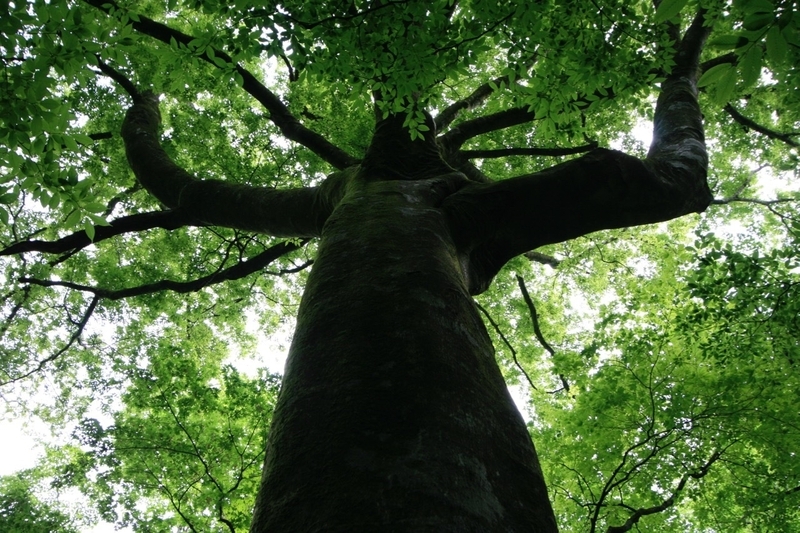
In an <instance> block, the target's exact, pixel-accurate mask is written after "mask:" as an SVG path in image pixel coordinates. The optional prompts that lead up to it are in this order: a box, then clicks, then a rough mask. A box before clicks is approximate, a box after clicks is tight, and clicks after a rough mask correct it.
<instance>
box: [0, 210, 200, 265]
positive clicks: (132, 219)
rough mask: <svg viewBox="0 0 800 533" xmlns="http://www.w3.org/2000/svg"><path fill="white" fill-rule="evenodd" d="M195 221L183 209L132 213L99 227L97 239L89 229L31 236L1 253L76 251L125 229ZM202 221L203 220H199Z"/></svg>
mask: <svg viewBox="0 0 800 533" xmlns="http://www.w3.org/2000/svg"><path fill="white" fill-rule="evenodd" d="M190 224H192V218H191V217H189V216H188V215H187V214H186V213H185V212H182V211H153V212H150V213H140V214H137V215H129V216H125V217H121V218H118V219H116V220H112V221H111V222H110V223H109V225H108V226H97V227H96V228H95V235H94V240H91V239H89V236H88V235H87V234H86V232H85V231H83V230H81V231H76V232H75V233H73V234H72V235H67V236H66V237H62V238H61V239H58V240H56V241H36V240H28V241H21V242H17V243H14V244H12V245H10V246H8V247H7V248H4V249H2V250H0V256H4V255H16V254H21V253H25V252H42V253H47V254H60V253H64V252H74V251H77V250H80V249H82V248H85V247H86V246H89V245H90V244H92V243H98V242H100V241H104V240H106V239H110V238H111V237H116V236H117V235H122V234H123V233H131V232H138V231H144V230H149V229H154V228H161V229H166V230H173V229H177V228H180V227H183V226H188V225H190ZM198 225H200V224H198Z"/></svg>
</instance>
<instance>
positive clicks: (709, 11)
mask: <svg viewBox="0 0 800 533" xmlns="http://www.w3.org/2000/svg"><path fill="white" fill-rule="evenodd" d="M698 8H702V10H703V12H704V13H705V16H704V17H703V19H702V21H703V22H704V24H705V25H706V27H708V28H711V27H713V33H712V37H711V39H710V41H709V42H708V45H707V46H706V49H705V51H704V52H703V56H702V58H701V60H702V63H701V65H700V70H701V73H702V75H701V76H700V80H699V85H700V87H701V89H702V91H703V94H701V103H702V107H703V112H704V115H705V127H706V134H707V138H708V139H709V142H708V146H709V157H710V172H711V173H710V182H711V185H712V189H713V191H714V196H715V199H714V200H712V206H711V208H710V209H709V212H708V213H707V214H706V215H704V216H703V217H702V218H699V219H698V218H697V217H689V218H684V219H680V220H678V221H675V222H671V223H664V224H659V225H656V226H651V227H646V228H641V227H638V228H629V229H618V230H607V231H604V232H601V233H594V234H591V235H588V236H581V237H579V238H575V239H571V240H568V241H566V242H558V241H559V240H563V238H561V239H556V238H554V239H551V240H550V241H547V242H548V244H547V245H545V246H543V247H542V248H541V249H538V250H536V251H532V252H530V253H527V254H525V255H523V256H518V257H516V258H514V259H511V261H510V262H509V263H508V265H507V266H506V267H505V269H504V270H503V271H501V272H500V273H499V274H498V276H497V277H496V279H495V283H494V284H493V285H492V287H491V288H490V289H489V290H488V291H487V292H485V293H484V294H483V295H481V296H480V297H479V304H480V306H481V309H482V310H483V316H484V318H485V320H486V322H487V328H488V329H489V331H490V333H492V335H494V337H495V339H494V340H495V346H497V348H498V352H497V360H498V363H499V365H500V367H501V369H502V370H503V371H504V373H505V375H506V379H507V380H508V381H509V382H510V383H512V384H520V383H521V384H522V385H521V386H519V387H518V388H519V389H521V390H522V391H523V392H524V393H525V394H528V395H530V402H531V404H532V405H533V406H535V408H534V409H533V410H532V412H531V413H529V418H530V422H529V426H528V429H529V431H530V433H531V434H532V436H533V437H534V440H536V441H537V442H541V443H547V447H546V448H544V449H540V452H542V458H541V459H542V466H543V469H544V472H545V476H546V478H547V479H548V482H549V484H550V489H551V496H552V501H553V505H554V509H555V514H556V516H557V517H558V519H559V523H560V526H561V528H562V530H564V531H571V530H576V531H577V530H581V531H597V530H606V531H625V530H629V529H631V528H633V527H637V528H639V529H640V530H648V529H649V530H652V531H664V530H669V529H672V530H678V531H691V530H697V531H700V530H708V529H716V530H725V531H737V530H741V531H777V530H781V528H784V530H787V531H789V530H793V529H795V528H796V527H797V522H798V516H797V511H796V509H797V508H798V505H797V503H798V502H797V499H798V492H800V491H798V489H797V487H798V486H800V464H799V463H798V459H797V455H796V449H795V448H796V447H795V446H793V443H794V442H796V441H797V437H798V435H797V433H798V429H799V428H800V421H798V413H797V409H796V407H795V402H796V400H795V393H794V391H796V390H797V385H798V375H797V368H796V361H797V355H798V344H797V340H796V339H798V338H800V335H798V333H799V332H798V331H797V330H798V324H797V318H798V312H797V311H798V310H797V304H796V302H797V301H798V298H797V287H798V264H797V236H798V231H800V227H799V226H798V222H797V219H796V217H795V215H794V213H795V211H796V199H797V197H798V195H797V188H796V184H795V183H793V182H792V181H791V179H792V178H794V177H796V172H797V170H796V169H797V138H798V130H800V124H798V116H797V114H798V105H797V104H798V103H797V98H798V96H797V95H798V92H797V88H798V78H797V65H798V64H800V61H798V57H797V56H798V46H799V45H800V37H799V36H798V27H797V18H796V4H795V3H794V2H788V1H783V2H771V1H761V0H750V1H743V2H734V3H733V4H730V3H727V2H701V5H700V6H698V5H696V3H692V4H691V5H689V3H688V2H686V1H677V2H675V1H672V2H666V1H665V2H663V3H661V4H660V5H659V7H658V10H655V8H654V7H652V6H651V5H649V4H648V3H646V2H641V3H633V4H632V3H631V2H603V3H602V4H598V3H595V2H583V3H573V4H571V5H570V8H569V9H565V8H564V6H562V5H558V4H554V3H548V2H537V3H525V4H522V3H520V4H519V5H517V4H514V3H507V4H506V3H497V2H472V3H469V4H465V3H463V2H461V3H458V2H441V3H434V4H431V3H430V2H425V3H418V2H407V1H398V2H355V3H343V4H339V3H336V2H296V3H292V2H289V3H286V2H284V3H281V4H280V5H257V6H252V5H249V3H248V2H233V3H216V2H173V1H170V2H130V3H120V4H115V3H106V2H93V1H85V2H61V3H53V4H48V3H44V2H35V1H34V2H28V3H22V2H19V3H13V4H12V3H8V4H6V5H5V6H3V7H2V8H0V9H2V10H3V13H2V16H0V38H1V39H2V41H0V61H2V64H3V76H2V77H1V78H0V85H2V89H1V90H0V98H2V99H3V105H2V122H0V139H3V142H2V146H0V171H2V179H0V181H2V183H3V187H4V188H5V191H4V193H3V195H2V197H0V202H2V206H0V218H2V222H3V223H4V224H5V230H4V243H3V244H4V249H3V251H2V254H3V256H4V261H3V277H2V280H3V283H4V289H3V296H4V304H3V305H4V308H3V311H4V314H5V318H6V320H5V322H4V323H3V326H2V334H3V337H2V352H0V354H1V356H2V372H3V377H2V380H1V381H2V382H3V383H4V386H3V391H4V397H5V398H6V400H7V401H8V402H9V403H8V405H9V406H10V408H11V409H12V410H13V412H14V413H15V414H17V415H20V416H22V415H25V414H28V413H33V414H35V415H37V416H39V417H42V418H43V419H44V420H46V421H48V422H50V423H52V424H53V425H54V427H55V428H56V429H64V428H65V430H66V431H67V432H68V433H72V434H73V435H74V436H75V439H76V440H75V443H74V445H71V446H66V447H64V448H62V449H60V450H53V451H52V453H51V455H50V456H49V458H48V460H49V461H52V462H53V463H54V464H56V465H59V468H60V474H59V475H55V476H53V479H52V483H54V484H55V485H56V486H66V485H77V486H79V487H81V488H82V489H83V490H84V491H85V492H86V493H87V494H90V495H92V497H93V500H92V501H94V502H95V503H97V504H98V508H99V510H100V511H101V512H102V513H103V516H104V517H106V519H108V520H111V521H117V522H119V523H120V524H129V525H131V526H132V527H133V528H134V529H140V530H146V529H148V528H149V527H151V526H152V524H153V523H154V522H153V521H162V520H168V521H170V522H171V523H173V524H175V525H177V526H178V527H183V528H186V529H187V530H197V531H201V530H215V529H219V530H222V531H226V530H227V531H231V530H244V529H246V527H247V526H246V524H247V522H248V521H249V518H248V514H247V511H246V510H247V509H249V507H250V505H251V501H252V498H253V496H254V487H255V476H257V474H254V472H257V471H258V465H259V464H260V463H261V460H262V455H261V454H262V451H263V450H262V448H263V445H264V439H265V428H266V423H267V419H268V418H269V417H270V415H271V411H272V408H271V406H272V405H273V402H274V401H275V400H274V398H275V383H274V381H271V380H270V379H266V378H265V375H264V374H263V373H262V374H261V375H259V374H257V373H256V372H253V371H252V366H253V365H251V366H247V365H245V364H244V363H243V362H242V361H244V360H246V359H248V358H249V359H251V360H255V361H257V363H256V365H255V366H261V367H263V366H264V360H263V353H261V354H259V353H258V348H257V347H258V344H257V342H256V340H257V338H259V336H260V335H256V334H255V333H254V330H255V329H258V331H259V334H262V333H263V334H264V335H266V336H268V335H270V334H272V333H275V332H277V331H282V330H284V326H285V325H286V322H287V320H290V319H289V318H287V316H292V315H294V312H295V306H296V305H297V301H298V292H299V288H300V287H302V286H303V285H304V284H305V279H306V274H307V267H308V266H309V265H310V263H311V258H313V257H314V256H315V254H316V249H315V247H316V241H314V240H311V241H306V240H305V239H302V238H301V239H299V240H298V239H294V240H289V241H281V240H276V239H274V238H270V237H265V236H264V234H262V233H254V232H252V231H248V230H252V229H263V226H259V227H256V228H239V229H230V228H226V227H224V226H226V225H228V224H224V223H222V224H220V222H219V221H216V224H214V225H209V222H214V221H209V220H203V219H202V218H198V217H197V216H191V215H192V214H191V213H189V214H187V213H186V211H185V210H184V211H182V210H181V209H173V210H161V209H160V207H159V206H158V203H157V201H156V199H155V198H154V197H153V196H151V195H150V194H149V193H148V192H147V191H145V190H143V189H142V188H141V185H139V182H137V181H136V180H135V179H134V177H133V176H132V175H131V173H130V172H129V169H128V166H127V163H126V161H125V153H124V146H123V143H122V139H121V138H120V136H119V135H118V132H119V131H120V125H121V121H122V117H123V114H124V111H125V110H126V109H127V108H128V107H129V105H130V99H128V96H127V94H133V95H141V94H142V92H143V91H144V90H145V89H148V88H152V89H154V90H155V91H156V92H158V93H161V94H162V95H163V96H162V99H161V102H160V108H161V118H162V122H163V133H164V136H163V139H162V145H163V148H164V152H165V153H166V154H168V155H169V156H170V157H171V158H172V159H174V160H175V161H176V162H177V163H178V165H179V166H180V167H182V168H185V169H187V170H189V171H190V172H191V174H192V175H195V176H202V177H203V178H204V179H214V178H216V179H221V180H225V182H227V183H242V184H250V185H256V186H259V187H262V188H268V189H271V188H276V187H280V188H281V189H290V188H300V187H310V186H315V185H319V184H320V183H322V181H323V180H324V178H325V176H326V175H329V174H331V172H332V170H334V169H347V168H352V167H353V166H354V165H356V164H359V163H362V158H363V156H364V155H365V153H366V152H367V149H368V147H370V142H371V140H373V128H374V125H375V122H376V117H377V118H378V119H384V118H390V117H400V119H401V122H402V123H403V128H405V129H403V128H400V130H402V131H401V132H400V133H402V134H403V136H401V135H395V136H394V137H390V136H387V137H386V138H388V139H390V141H391V142H392V143H398V144H402V145H404V146H405V147H407V148H408V147H410V148H408V150H409V151H414V150H417V149H418V147H419V146H420V143H424V142H425V139H428V140H430V139H431V138H432V135H431V132H433V131H434V128H433V126H435V131H436V133H437V135H438V137H437V139H438V144H439V147H440V149H441V150H442V152H443V156H444V159H445V161H446V162H447V163H448V164H449V165H450V166H451V167H453V168H456V169H458V170H460V171H461V172H463V173H464V174H465V175H466V176H467V177H468V179H469V180H470V181H472V182H478V183H481V182H485V183H489V184H490V185H487V187H491V186H492V185H491V184H492V183H495V184H496V183H500V184H502V183H504V181H503V180H505V179H506V178H513V177H518V176H526V175H531V174H533V173H535V172H537V171H540V170H542V169H545V168H548V167H551V166H552V165H553V164H555V163H557V162H560V161H561V160H562V159H564V158H568V157H569V156H570V155H572V154H580V153H583V152H584V151H587V150H590V149H591V148H594V147H596V146H604V147H605V146H617V147H621V148H623V149H625V151H627V152H629V153H631V154H634V155H638V156H641V157H643V156H644V149H643V147H642V145H641V142H640V141H638V140H636V139H635V138H634V137H633V136H632V135H631V134H630V132H631V131H632V130H633V128H634V125H635V124H636V123H637V121H638V120H640V119H642V118H645V119H650V118H651V115H650V114H651V113H652V107H653V100H652V98H651V96H653V95H656V94H658V90H659V89H658V84H659V83H660V82H662V81H663V80H664V79H665V78H667V76H669V75H670V73H671V72H673V70H672V69H673V67H674V66H675V48H676V47H678V46H680V43H682V42H686V41H685V36H686V35H687V33H686V32H687V29H688V28H689V27H690V24H691V23H692V20H695V19H693V15H694V13H695V12H697V11H698ZM698 31H699V29H698ZM678 61H680V60H679V59H678ZM121 89H122V90H121ZM126 93H127V94H126ZM278 95H280V96H278ZM424 110H428V111H430V112H431V113H432V114H433V115H434V117H435V118H434V123H433V124H431V123H430V122H429V121H428V119H427V117H426V115H425V114H424V113H423V111H424ZM668 116H669V115H668ZM390 122H391V121H390ZM416 138H421V139H423V140H418V141H417V143H416V144H414V143H411V142H410V139H416ZM404 139H405V140H404ZM372 147H373V148H375V144H374V142H373V145H372ZM414 147H417V148H414ZM128 153H129V154H130V153H131V145H130V142H129V146H128ZM380 153H381V154H382V157H380V158H377V159H372V160H371V161H372V162H373V163H375V161H377V162H378V165H377V166H378V167H382V168H383V171H384V172H386V171H393V172H397V173H399V174H407V171H410V170H414V169H413V168H409V167H408V166H404V161H405V160H404V159H402V158H401V159H394V160H389V159H390V158H389V159H387V156H386V154H389V156H391V155H392V154H395V153H396V154H397V155H400V156H403V155H405V154H404V153H403V152H402V151H399V153H398V151H394V152H391V151H384V152H380ZM604 153H605V152H594V153H593V155H592V154H590V155H589V156H587V157H588V159H583V160H581V161H592V160H593V159H592V158H595V159H596V158H600V157H603V156H602V154H604ZM598 154H600V155H598ZM134 160H135V158H134ZM368 161H369V160H368ZM581 164H583V163H580V162H578V163H573V166H572V167H568V168H577V167H576V166H575V165H581ZM134 167H135V165H134ZM438 173H439V174H442V173H444V172H438ZM140 174H141V173H140ZM346 174H347V173H345V175H346ZM597 177H598V178H599V177H600V176H599V175H598V176H597ZM139 178H140V180H141V175H140V176H139ZM767 178H769V179H767ZM509 183H512V182H509ZM145 185H146V186H148V187H150V188H152V184H150V185H148V184H145ZM585 185H586V184H584V186H583V187H574V188H572V189H570V190H566V191H564V192H565V194H566V195H567V196H568V197H570V198H574V199H576V200H577V199H579V198H581V197H582V195H585V194H586V186H585ZM509 187H512V186H511V185H509ZM501 188H502V187H501ZM776 190H777V191H780V193H779V194H778V195H777V196H776V195H775V191H776ZM265 194H267V193H265ZM267 195H268V194H267ZM462 198H463V196H462ZM159 199H161V200H162V202H164V203H166V204H169V202H168V201H164V197H163V194H162V195H161V196H159ZM212 199H213V198H212ZM525 200H528V199H527V198H525ZM305 201H306V200H305V199H304V197H303V196H302V194H301V195H299V196H297V197H295V198H294V199H292V198H289V199H288V200H287V202H286V204H285V205H284V206H283V207H282V211H278V213H279V214H290V213H292V212H294V211H296V209H295V207H296V206H297V205H303V202H305ZM293 202H295V203H293ZM533 205H534V204H533V203H531V204H530V205H529V209H531V210H533V207H532V206H533ZM550 207H551V208H552V207H556V209H555V210H554V211H553V214H552V216H553V217H555V216H556V215H559V213H558V210H559V209H563V206H550ZM502 208H505V209H506V210H508V211H509V212H513V210H512V208H513V206H512V205H510V204H508V205H503V204H501V205H500V206H499V207H498V209H502ZM698 208H699V207H698ZM690 210H691V209H690ZM684 212H686V210H684V211H681V212H677V211H676V212H674V213H671V214H663V215H657V214H655V213H647V214H646V215H645V216H644V217H643V218H640V219H636V220H632V221H629V222H620V223H616V224H613V225H615V226H616V227H622V226H626V225H628V224H629V223H643V222H652V221H655V220H665V219H667V218H671V217H672V216H676V215H678V214H683V213H684ZM547 213H548V216H550V211H548V212H547ZM236 215H237V213H233V214H232V215H231V216H236ZM561 215H563V213H562V214H561ZM647 217H650V218H649V219H648V218H647ZM266 218H269V217H266ZM275 218H276V219H277V218H282V217H275ZM284 220H291V219H284ZM323 220H324V217H323ZM550 220H551V221H553V231H555V232H556V233H557V232H558V230H561V229H564V228H565V226H564V225H563V224H558V223H556V222H555V220H556V219H555V218H551V219H550ZM559 220H560V219H559ZM301 222H302V221H301ZM259 223H263V224H264V225H272V224H274V223H275V222H274V221H273V220H266V221H263V220H262V221H260V222H259ZM305 223H306V224H307V225H308V224H310V226H312V227H315V225H316V224H318V221H316V220H312V221H310V222H308V221H306V222H305ZM294 224H296V222H295V223H294ZM307 227H308V226H303V227H298V226H296V225H295V226H292V223H290V224H289V227H282V228H279V230H277V231H276V230H275V229H274V228H273V231H272V233H277V234H280V235H287V236H298V235H300V236H301V237H306V236H309V237H310V236H313V234H314V231H310V232H308V231H306V230H307ZM606 227H608V226H606ZM591 229H599V228H591ZM567 233H569V231H567ZM579 233H581V232H580V231H579V232H578V233H570V234H569V235H567V236H568V237H577V235H578V234H579ZM307 234H308V235H307ZM564 238H565V237H564ZM526 251H527V248H524V249H516V248H514V250H513V252H514V253H520V252H526ZM504 259H508V258H507V257H506V258H504ZM490 266H491V268H488V272H487V276H488V279H490V278H491V276H492V275H493V274H494V273H495V272H493V271H491V270H493V268H494V267H495V266H496V267H497V268H499V266H501V265H499V264H498V265H490ZM534 280H535V282H534ZM482 288H484V287H481V289H482ZM473 292H479V291H477V290H475V291H473ZM256 324H257V326H256ZM230 348H232V349H231V350H229V349H230ZM231 365H233V366H231ZM237 368H238V370H237ZM262 372H263V371H262ZM36 392H38V393H39V394H35V393H36ZM540 448H541V446H540ZM223 452H224V453H223ZM142 501H144V502H146V503H147V505H146V507H145V508H142V507H141V506H138V505H137V503H138V502H142Z"/></svg>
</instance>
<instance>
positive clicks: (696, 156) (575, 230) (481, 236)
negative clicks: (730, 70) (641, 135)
mask: <svg viewBox="0 0 800 533" xmlns="http://www.w3.org/2000/svg"><path fill="white" fill-rule="evenodd" d="M708 32H709V28H704V27H699V28H698V25H696V24H695V25H693V26H692V29H691V32H687V36H686V38H685V39H684V40H683V41H682V43H681V46H680V48H679V49H678V52H677V53H676V56H675V60H676V65H675V67H674V68H673V70H672V73H671V74H670V75H669V76H668V77H667V78H666V79H665V80H664V82H663V83H662V85H661V94H660V96H659V98H658V101H657V103H656V110H655V117H654V124H653V143H652V145H651V146H650V150H649V153H648V155H647V157H646V158H645V159H644V160H639V159H637V158H635V157H632V156H629V155H626V154H624V153H622V152H618V151H613V150H605V149H600V148H598V149H596V150H592V151H591V152H589V153H587V154H585V155H584V156H582V157H579V158H577V159H573V160H571V161H567V162H565V163H562V164H560V165H557V166H554V167H551V168H549V169H547V170H544V171H541V172H537V173H534V174H529V175H527V176H519V177H516V178H511V179H508V180H502V181H498V182H494V183H490V184H480V183H473V184H470V185H467V186H466V187H464V188H462V189H461V190H459V191H458V192H457V193H455V194H452V195H450V196H449V197H448V198H446V199H445V201H444V203H443V206H442V207H443V209H444V211H445V212H446V215H447V216H448V218H449V219H450V220H451V227H453V228H455V232H454V238H455V240H456V243H457V244H458V245H459V246H460V247H462V248H461V249H464V250H470V256H469V260H470V263H469V268H468V274H469V285H470V291H472V292H473V294H479V293H480V292H482V291H484V290H486V288H487V287H488V286H489V283H491V280H492V278H493V277H494V276H495V275H496V274H497V272H498V271H499V270H500V268H502V266H503V265H504V264H505V263H506V262H507V261H508V260H509V259H511V258H512V257H515V256H517V255H519V254H522V253H525V252H527V251H530V250H535V249H537V248H539V247H541V246H544V245H546V244H553V243H558V242H563V241H565V240H569V239H574V238H576V237H580V236H582V235H586V234H588V233H591V232H594V231H598V230H602V229H612V228H623V227H630V226H636V225H640V224H652V223H655V222H662V221H665V220H671V219H673V218H676V217H679V216H682V215H686V214H688V213H693V212H702V211H704V210H705V209H706V208H707V207H708V205H709V203H710V202H711V200H712V198H713V196H712V195H711V191H710V189H709V187H708V182H707V179H706V176H707V168H708V156H707V154H706V149H705V140H704V134H703V123H702V113H701V111H700V106H699V104H698V102H697V78H698V75H699V74H698V61H699V56H700V50H701V48H702V46H701V45H702V43H703V41H704V38H705V37H706V36H707V34H708ZM497 116H498V115H494V116H490V117H489V118H491V119H492V120H497V118H496V117H497ZM507 116H509V117H514V114H513V113H511V114H510V115H507ZM528 116H530V114H528ZM492 117H495V118H492ZM460 126H461V125H459V127H460ZM453 131H456V132H457V131H458V127H457V128H455V129H454V130H453ZM453 131H451V133H453ZM448 135H450V134H448ZM445 137H446V136H445Z"/></svg>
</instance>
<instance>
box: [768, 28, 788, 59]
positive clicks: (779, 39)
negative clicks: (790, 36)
mask: <svg viewBox="0 0 800 533" xmlns="http://www.w3.org/2000/svg"><path fill="white" fill-rule="evenodd" d="M787 52H788V45H787V44H786V39H784V38H783V34H781V30H780V28H779V27H778V26H777V24H776V25H775V26H772V27H771V28H770V29H769V32H767V56H768V57H769V60H770V62H771V63H773V64H775V65H780V64H781V63H783V62H784V61H785V60H786V54H787Z"/></svg>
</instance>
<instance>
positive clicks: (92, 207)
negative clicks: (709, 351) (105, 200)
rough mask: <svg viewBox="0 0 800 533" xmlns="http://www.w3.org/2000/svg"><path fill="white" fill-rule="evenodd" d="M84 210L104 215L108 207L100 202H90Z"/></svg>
mask: <svg viewBox="0 0 800 533" xmlns="http://www.w3.org/2000/svg"><path fill="white" fill-rule="evenodd" d="M83 208H84V209H85V210H86V211H88V212H90V213H102V212H103V211H105V210H106V206H105V205H103V204H101V203H100V202H89V203H88V204H85V205H84V206H83Z"/></svg>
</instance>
